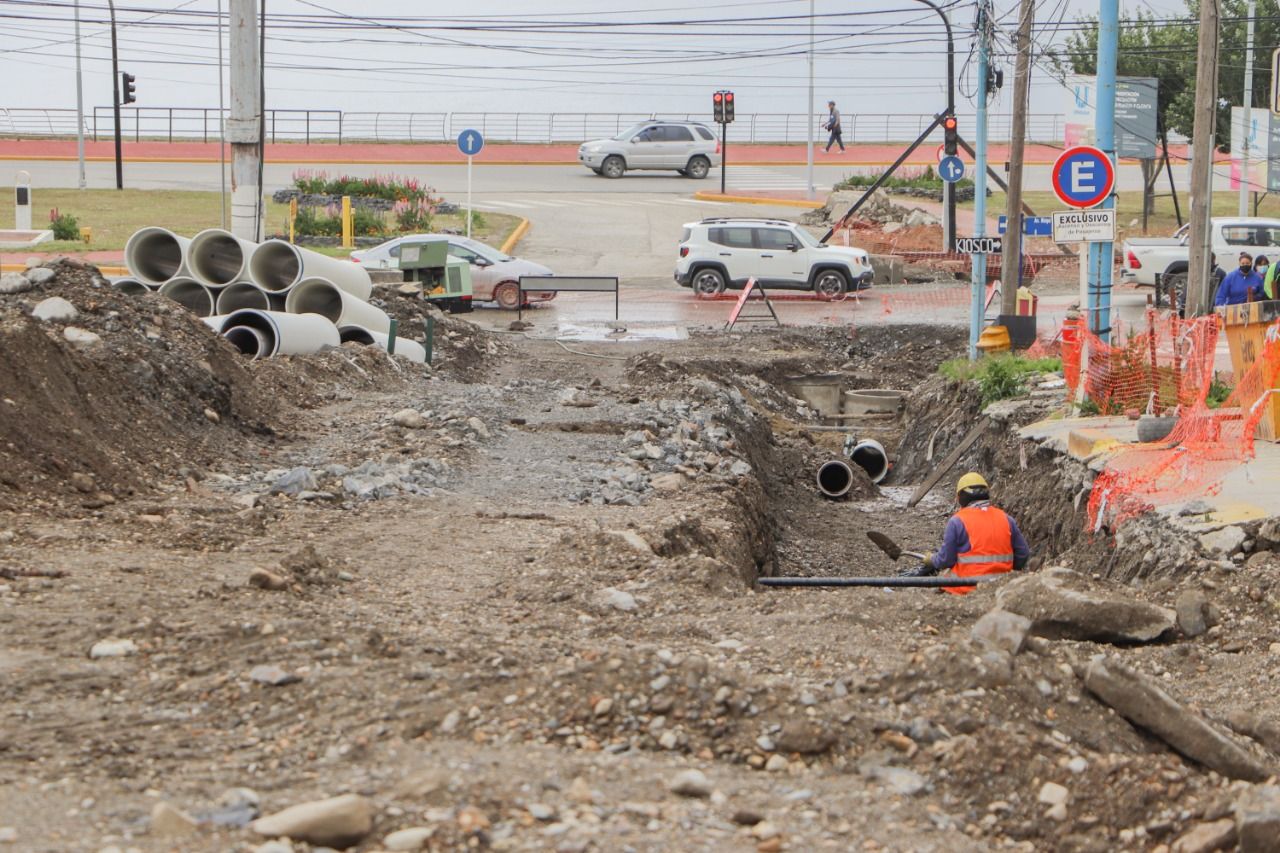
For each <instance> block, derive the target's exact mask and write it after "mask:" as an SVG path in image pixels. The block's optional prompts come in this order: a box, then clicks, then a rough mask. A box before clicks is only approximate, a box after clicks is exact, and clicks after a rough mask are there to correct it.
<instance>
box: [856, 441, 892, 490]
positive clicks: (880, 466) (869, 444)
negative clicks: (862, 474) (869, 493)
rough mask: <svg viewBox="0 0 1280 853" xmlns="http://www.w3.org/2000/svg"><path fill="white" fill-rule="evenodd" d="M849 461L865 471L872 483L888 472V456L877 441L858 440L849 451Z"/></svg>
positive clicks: (882, 477)
mask: <svg viewBox="0 0 1280 853" xmlns="http://www.w3.org/2000/svg"><path fill="white" fill-rule="evenodd" d="M849 461H850V462H852V463H853V464H854V465H857V466H858V467H859V468H861V469H862V470H863V471H866V472H867V476H868V477H870V478H871V482H873V483H879V482H880V481H881V480H883V479H884V478H885V475H886V474H888V473H889V457H888V455H887V454H885V452H884V448H883V447H881V446H880V443H879V442H877V441H871V440H870V439H865V440H863V441H860V442H858V444H857V445H856V446H855V447H854V448H853V450H852V451H850V453H849Z"/></svg>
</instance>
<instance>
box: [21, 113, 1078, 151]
mask: <svg viewBox="0 0 1280 853" xmlns="http://www.w3.org/2000/svg"><path fill="white" fill-rule="evenodd" d="M225 114H226V112H225V111H223V113H222V114H220V113H219V111H218V109H217V108H216V107H213V108H207V107H150V106H146V107H135V106H128V107H125V108H123V109H122V110H121V111H120V130H121V134H122V135H123V136H124V137H125V138H126V139H131V140H133V141H135V142H140V141H142V140H144V139H147V140H164V141H167V142H184V141H186V142H194V141H197V140H198V141H201V142H211V141H216V140H217V139H218V137H219V128H220V125H221V115H225ZM654 119H658V120H663V119H665V120H667V121H699V122H702V123H704V124H706V125H707V126H709V127H714V125H713V122H712V118H711V115H710V114H705V113H641V112H635V113H574V112H568V113H566V112H553V113H519V112H516V113H488V112H474V113H461V112H460V113H445V112H437V113H418V112H343V111H342V110H305V109H299V110H285V109H276V110H268V111H267V115H266V134H267V141H268V142H278V141H279V142H304V143H306V142H337V143H338V144H341V143H343V142H402V143H404V142H408V143H429V142H452V141H453V140H454V139H456V138H457V135H458V134H459V133H461V132H462V131H463V130H465V129H467V128H474V129H476V130H479V131H480V132H481V133H483V134H484V135H485V137H486V138H487V139H488V140H490V141H492V142H523V143H534V144H537V143H544V144H545V143H568V142H582V141H584V140H587V139H600V138H604V137H613V136H617V135H618V134H620V133H622V132H623V131H624V130H626V129H627V128H628V127H630V126H632V125H633V124H637V123H639V122H642V121H651V120H654ZM112 121H113V114H112V109H111V108H110V107H94V108H93V109H92V111H91V112H90V113H88V114H86V116H85V133H86V134H88V135H90V136H91V137H92V138H93V139H94V140H98V139H110V138H111V137H112V135H113V133H114V127H113V125H112ZM825 121H826V113H816V114H814V115H812V116H808V115H806V114H804V113H739V115H738V118H737V121H735V122H734V123H733V124H732V125H730V126H729V141H730V142H733V143H738V144H742V143H800V142H804V141H806V140H807V139H808V138H809V135H810V134H812V137H813V139H814V141H815V142H822V141H825V139H826V131H824V130H822V124H823V122H825ZM931 121H933V115H932V114H926V113H845V114H844V116H843V123H844V141H845V143H846V144H849V143H855V142H856V143H893V142H901V141H903V140H908V139H914V138H915V137H916V136H918V135H919V134H920V132H921V131H922V130H924V128H925V127H926V126H928V124H929V123H930V122H931ZM1010 126H1011V121H1010V116H1008V115H1000V114H993V115H992V116H991V117H990V129H991V139H992V141H1006V140H1007V139H1008V136H1009V130H1010ZM75 132H76V111H75V110H73V109H20V108H0V136H3V137H24V136H30V137H41V138H49V137H54V138H56V137H68V136H75ZM1063 133H1064V118H1063V116H1062V115H1059V114H1056V113H1033V114H1031V115H1029V116H1028V117H1027V141H1028V142H1034V141H1042V142H1057V141H1060V140H1061V139H1062V138H1063Z"/></svg>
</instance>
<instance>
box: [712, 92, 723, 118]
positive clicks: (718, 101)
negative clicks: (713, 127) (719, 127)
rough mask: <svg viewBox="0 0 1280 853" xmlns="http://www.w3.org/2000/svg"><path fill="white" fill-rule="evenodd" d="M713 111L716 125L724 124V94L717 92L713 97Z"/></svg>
mask: <svg viewBox="0 0 1280 853" xmlns="http://www.w3.org/2000/svg"><path fill="white" fill-rule="evenodd" d="M711 110H712V112H713V113H714V114H715V119H716V124H724V92H716V93H715V94H714V95H712V96H711Z"/></svg>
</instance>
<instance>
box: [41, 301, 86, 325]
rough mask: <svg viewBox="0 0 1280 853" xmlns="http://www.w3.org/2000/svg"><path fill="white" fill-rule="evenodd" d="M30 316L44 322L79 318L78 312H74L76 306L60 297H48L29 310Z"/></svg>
mask: <svg viewBox="0 0 1280 853" xmlns="http://www.w3.org/2000/svg"><path fill="white" fill-rule="evenodd" d="M31 316H32V317H35V318H36V319H37V320H44V321H46V322H48V321H50V320H74V319H75V318H76V317H79V316H80V312H79V311H77V310H76V306H74V305H72V304H71V303H70V302H68V301H67V300H65V299H63V298H62V297H61V296H50V297H49V298H48V299H45V300H42V301H41V302H40V304H38V305H37V306H36V307H35V308H32V309H31Z"/></svg>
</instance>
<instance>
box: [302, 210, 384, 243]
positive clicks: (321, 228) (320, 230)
mask: <svg viewBox="0 0 1280 853" xmlns="http://www.w3.org/2000/svg"><path fill="white" fill-rule="evenodd" d="M293 228H294V233H296V234H297V235H298V236H300V237H341V236H342V212H341V211H339V210H338V209H337V208H334V207H329V208H325V209H323V210H321V209H320V208H316V207H300V208H298V217H297V218H296V219H295V220H294V221H293ZM351 233H352V234H353V235H354V236H356V237H382V236H384V235H385V234H386V233H387V223H386V222H385V221H384V220H383V218H382V215H381V214H380V213H378V212H377V211H374V210H366V209H365V208H361V207H355V208H352V209H351Z"/></svg>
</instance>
